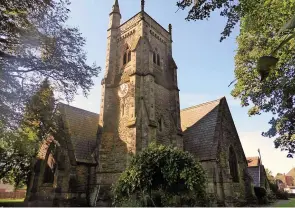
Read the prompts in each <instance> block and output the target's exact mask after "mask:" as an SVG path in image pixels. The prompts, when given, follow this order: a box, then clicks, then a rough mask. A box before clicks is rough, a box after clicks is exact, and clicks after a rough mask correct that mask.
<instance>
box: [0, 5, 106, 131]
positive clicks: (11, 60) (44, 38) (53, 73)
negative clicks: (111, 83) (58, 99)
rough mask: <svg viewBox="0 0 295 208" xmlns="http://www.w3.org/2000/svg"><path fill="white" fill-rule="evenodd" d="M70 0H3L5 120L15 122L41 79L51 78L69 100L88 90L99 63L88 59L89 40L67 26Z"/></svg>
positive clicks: (0, 61)
mask: <svg viewBox="0 0 295 208" xmlns="http://www.w3.org/2000/svg"><path fill="white" fill-rule="evenodd" d="M68 5H69V1H68V0H56V1H53V0H44V1H39V0H15V1H10V0H2V1H1V2H0V19H1V22H0V120H1V121H2V122H3V124H4V125H14V126H17V125H16V124H17V123H18V121H20V120H21V118H22V115H23V114H22V112H23V110H24V106H25V105H24V103H25V100H26V98H27V97H30V96H32V95H33V93H34V92H35V91H36V89H37V88H38V86H39V85H40V80H43V79H44V78H48V80H49V81H50V82H51V84H52V86H53V87H54V89H55V90H56V91H58V92H59V94H62V95H63V96H64V97H65V98H66V99H67V100H68V101H70V100H72V99H73V96H74V95H75V93H76V92H77V90H78V89H79V88H81V89H82V91H83V93H84V94H85V95H87V92H88V91H89V89H90V88H91V86H93V81H92V77H94V76H97V75H98V72H99V70H100V68H99V67H97V66H95V65H92V66H89V65H88V64H87V63H86V53H85V52H84V51H83V47H84V45H85V39H84V38H83V37H82V36H81V33H80V32H79V30H78V29H77V28H74V27H69V26H66V25H65V23H66V21H67V19H68V15H69V12H70V10H69V9H68V8H67V6H68Z"/></svg>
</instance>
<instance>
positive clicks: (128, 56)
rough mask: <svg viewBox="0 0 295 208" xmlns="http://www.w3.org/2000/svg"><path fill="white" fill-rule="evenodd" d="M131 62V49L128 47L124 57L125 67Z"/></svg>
mask: <svg viewBox="0 0 295 208" xmlns="http://www.w3.org/2000/svg"><path fill="white" fill-rule="evenodd" d="M130 61H131V51H130V49H129V47H128V46H127V48H126V50H125V52H124V55H123V65H125V64H127V63H128V62H130Z"/></svg>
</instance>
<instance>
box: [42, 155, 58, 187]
mask: <svg viewBox="0 0 295 208" xmlns="http://www.w3.org/2000/svg"><path fill="white" fill-rule="evenodd" d="M54 173H55V161H54V159H53V156H52V154H49V157H48V159H47V163H46V167H45V172H44V178H43V183H53V182H54Z"/></svg>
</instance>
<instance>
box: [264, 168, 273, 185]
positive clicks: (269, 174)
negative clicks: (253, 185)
mask: <svg viewBox="0 0 295 208" xmlns="http://www.w3.org/2000/svg"><path fill="white" fill-rule="evenodd" d="M265 173H266V177H267V179H268V181H269V182H271V183H274V182H275V177H274V176H273V175H272V172H271V170H269V169H268V168H265Z"/></svg>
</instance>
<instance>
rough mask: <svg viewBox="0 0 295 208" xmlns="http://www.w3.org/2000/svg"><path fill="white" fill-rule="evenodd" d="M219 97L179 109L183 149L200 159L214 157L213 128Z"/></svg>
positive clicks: (215, 140)
mask: <svg viewBox="0 0 295 208" xmlns="http://www.w3.org/2000/svg"><path fill="white" fill-rule="evenodd" d="M222 99H223V98H221V99H218V100H214V101H210V102H207V103H202V104H200V105H196V106H192V107H189V108H186V109H183V110H181V112H180V115H181V127H182V130H183V132H184V147H185V150H187V151H189V152H191V153H193V154H194V155H196V156H197V158H199V160H200V161H204V160H212V159H216V154H217V145H218V141H217V139H216V138H215V129H216V126H217V121H218V112H219V110H218V109H219V106H220V103H221V100H222Z"/></svg>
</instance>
